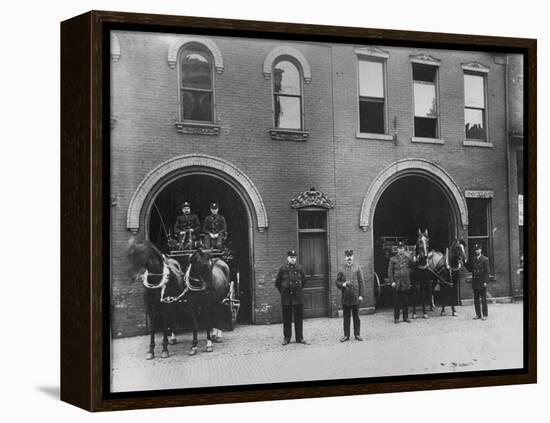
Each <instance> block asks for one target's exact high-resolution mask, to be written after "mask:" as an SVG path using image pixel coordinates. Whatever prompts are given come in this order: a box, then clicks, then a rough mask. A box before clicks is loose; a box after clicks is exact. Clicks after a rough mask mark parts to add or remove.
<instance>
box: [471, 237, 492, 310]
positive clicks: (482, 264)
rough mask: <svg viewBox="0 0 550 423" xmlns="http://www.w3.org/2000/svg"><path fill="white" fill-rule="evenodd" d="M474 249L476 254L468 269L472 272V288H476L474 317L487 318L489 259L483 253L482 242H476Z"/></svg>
mask: <svg viewBox="0 0 550 423" xmlns="http://www.w3.org/2000/svg"><path fill="white" fill-rule="evenodd" d="M474 250H475V256H474V259H473V260H472V261H471V264H470V269H468V270H470V271H471V272H472V288H473V290H474V307H475V311H476V317H474V320H479V319H481V320H486V319H487V317H488V315H489V313H488V309H487V283H488V282H489V259H488V258H487V257H485V256H484V255H483V254H481V244H476V245H475V247H474ZM480 302H481V304H480ZM482 313H483V314H482Z"/></svg>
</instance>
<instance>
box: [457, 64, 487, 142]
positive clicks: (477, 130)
mask: <svg viewBox="0 0 550 423" xmlns="http://www.w3.org/2000/svg"><path fill="white" fill-rule="evenodd" d="M462 70H463V71H464V136H465V140H464V145H468V146H477V147H492V146H493V145H492V144H491V143H490V142H489V132H488V129H487V117H488V115H487V76H488V74H489V68H488V67H487V66H485V65H482V64H481V63H479V62H470V63H463V64H462Z"/></svg>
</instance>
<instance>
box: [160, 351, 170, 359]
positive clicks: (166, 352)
mask: <svg viewBox="0 0 550 423" xmlns="http://www.w3.org/2000/svg"><path fill="white" fill-rule="evenodd" d="M168 356H169V354H168V351H163V352H162V354H161V355H160V358H168Z"/></svg>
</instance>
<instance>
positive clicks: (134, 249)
mask: <svg viewBox="0 0 550 423" xmlns="http://www.w3.org/2000/svg"><path fill="white" fill-rule="evenodd" d="M127 257H128V263H129V268H128V273H129V275H130V276H131V277H132V279H133V280H140V281H141V283H142V284H143V286H144V287H145V290H144V291H143V298H144V301H145V314H146V319H147V329H148V331H149V336H150V342H149V351H148V352H147V356H146V359H147V360H151V359H153V358H154V357H155V335H156V332H157V331H159V330H160V331H161V332H162V334H163V340H162V354H161V357H162V358H167V357H168V356H169V353H168V344H169V343H174V342H173V341H172V342H170V341H169V334H170V333H171V331H172V330H173V328H174V316H176V315H179V314H181V312H182V310H181V307H182V306H181V302H180V301H181V299H182V298H183V296H184V294H185V287H184V285H183V277H182V272H181V268H180V265H179V263H178V262H177V261H176V260H174V259H167V258H165V257H164V256H163V254H162V253H161V252H160V251H159V249H158V248H157V247H155V246H154V245H153V244H152V243H151V242H149V241H144V242H140V243H138V242H136V241H135V239H134V238H133V237H132V238H130V240H129V242H128V249H127Z"/></svg>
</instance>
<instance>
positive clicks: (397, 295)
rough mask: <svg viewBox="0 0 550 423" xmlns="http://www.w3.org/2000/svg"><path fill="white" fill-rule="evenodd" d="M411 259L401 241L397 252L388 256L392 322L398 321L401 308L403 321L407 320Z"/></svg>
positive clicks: (408, 321)
mask: <svg viewBox="0 0 550 423" xmlns="http://www.w3.org/2000/svg"><path fill="white" fill-rule="evenodd" d="M412 267H413V259H412V258H411V257H409V256H408V255H406V254H405V246H404V245H403V242H401V241H400V242H398V243H397V254H396V255H394V256H393V257H392V258H390V262H389V264H388V279H389V281H390V283H391V286H392V288H393V314H394V322H395V323H399V314H400V311H401V309H403V321H404V322H407V323H411V321H410V320H409V296H410V290H411V269H412Z"/></svg>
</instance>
